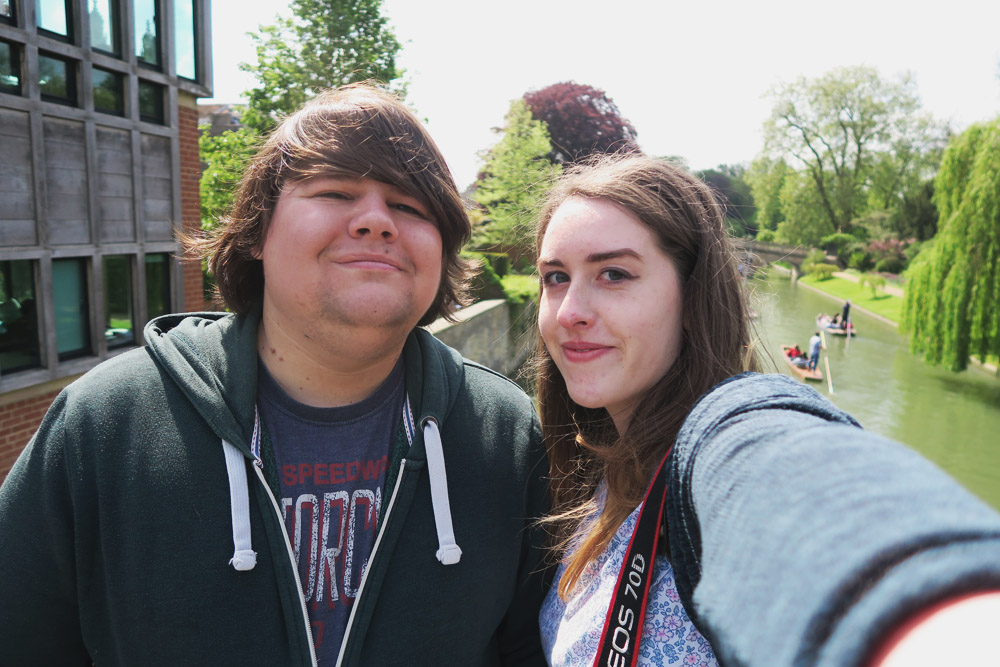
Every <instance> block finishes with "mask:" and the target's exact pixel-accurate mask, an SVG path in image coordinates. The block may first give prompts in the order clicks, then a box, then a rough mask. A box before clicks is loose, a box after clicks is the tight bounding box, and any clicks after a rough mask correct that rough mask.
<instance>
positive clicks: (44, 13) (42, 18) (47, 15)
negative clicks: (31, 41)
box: [35, 0, 72, 41]
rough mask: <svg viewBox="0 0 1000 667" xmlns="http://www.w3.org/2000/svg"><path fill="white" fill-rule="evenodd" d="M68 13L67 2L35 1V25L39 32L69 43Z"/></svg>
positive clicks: (56, 0) (57, 0) (66, 0)
mask: <svg viewBox="0 0 1000 667" xmlns="http://www.w3.org/2000/svg"><path fill="white" fill-rule="evenodd" d="M70 11H71V10H70V3H69V0H35V23H36V24H37V25H38V27H39V28H40V29H41V30H44V31H46V32H48V33H51V34H52V35H55V36H58V37H63V38H65V39H66V41H69V40H70V39H71V38H72V35H71V34H70V31H69V26H70V20H69V17H70Z"/></svg>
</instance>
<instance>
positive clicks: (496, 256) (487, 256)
mask: <svg viewBox="0 0 1000 667" xmlns="http://www.w3.org/2000/svg"><path fill="white" fill-rule="evenodd" d="M478 254H479V255H480V256H482V258H483V259H484V260H485V261H486V263H487V264H489V265H490V268H492V269H493V272H494V273H496V274H497V276H498V277H499V278H503V277H504V276H505V275H507V272H508V271H510V258H509V257H508V256H507V253H505V252H480V253H478Z"/></svg>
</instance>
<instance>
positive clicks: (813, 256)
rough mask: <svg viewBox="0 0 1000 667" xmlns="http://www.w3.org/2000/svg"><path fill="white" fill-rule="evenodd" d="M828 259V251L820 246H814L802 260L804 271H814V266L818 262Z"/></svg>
mask: <svg viewBox="0 0 1000 667" xmlns="http://www.w3.org/2000/svg"><path fill="white" fill-rule="evenodd" d="M825 260H826V253H825V252H823V251H822V250H819V249H818V248H814V249H812V250H810V251H809V252H808V254H806V258H805V259H804V260H802V267H801V268H802V273H812V267H813V266H814V265H816V264H822V263H823V262H824V261H825Z"/></svg>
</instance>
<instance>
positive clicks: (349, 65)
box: [240, 0, 402, 133]
mask: <svg viewBox="0 0 1000 667" xmlns="http://www.w3.org/2000/svg"><path fill="white" fill-rule="evenodd" d="M381 8H382V0H292V2H291V9H292V16H291V17H290V18H282V17H276V23H275V24H274V25H270V26H261V27H260V34H253V33H248V36H249V37H250V38H251V39H252V40H253V41H254V43H255V45H256V49H257V64H256V65H251V64H248V63H242V64H241V65H240V69H241V70H243V71H245V72H250V73H252V74H253V75H254V76H255V77H257V81H258V82H259V86H258V87H256V88H254V89H252V90H249V91H247V93H246V96H247V109H246V110H245V111H244V113H243V122H244V124H246V125H248V126H249V127H251V128H253V129H254V130H256V131H257V132H261V133H263V132H267V131H269V130H270V129H272V128H273V127H274V124H275V121H276V120H277V118H278V117H279V116H281V115H284V114H289V113H292V112H293V111H295V110H296V109H298V108H299V107H301V106H302V105H303V104H304V103H305V102H306V101H308V100H309V99H311V98H312V97H314V96H315V95H316V94H317V93H318V92H320V91H322V90H324V89H327V88H333V87H337V86H341V85H344V84H348V83H352V82H355V81H365V80H369V79H372V80H376V81H381V82H383V83H386V84H388V83H391V82H393V81H395V80H396V79H398V78H399V77H400V75H401V74H402V72H401V71H400V70H399V69H398V68H397V67H396V56H397V54H398V53H399V50H400V48H401V47H400V44H399V41H398V40H397V39H396V36H395V34H394V33H393V31H392V29H391V28H390V27H389V26H388V24H387V21H386V19H385V17H384V16H382V13H381Z"/></svg>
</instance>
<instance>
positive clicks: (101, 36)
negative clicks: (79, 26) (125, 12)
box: [87, 0, 120, 55]
mask: <svg viewBox="0 0 1000 667" xmlns="http://www.w3.org/2000/svg"><path fill="white" fill-rule="evenodd" d="M87 4H88V5H89V6H90V46H91V47H92V48H95V49H100V50H101V51H107V52H108V53H113V54H115V55H118V53H119V52H120V49H119V48H118V3H117V1H116V0H89V2H88V3H87Z"/></svg>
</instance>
